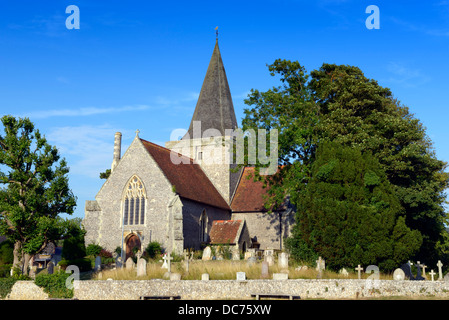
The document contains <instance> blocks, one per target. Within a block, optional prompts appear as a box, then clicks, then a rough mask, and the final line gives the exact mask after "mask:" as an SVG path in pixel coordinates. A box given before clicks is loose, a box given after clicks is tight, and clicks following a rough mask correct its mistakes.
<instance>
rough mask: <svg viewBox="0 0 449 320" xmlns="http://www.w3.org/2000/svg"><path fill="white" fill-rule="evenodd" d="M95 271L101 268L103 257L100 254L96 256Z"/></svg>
mask: <svg viewBox="0 0 449 320" xmlns="http://www.w3.org/2000/svg"><path fill="white" fill-rule="evenodd" d="M94 270H95V271H100V270H101V257H100V256H96V257H95V267H94Z"/></svg>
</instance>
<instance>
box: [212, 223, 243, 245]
mask: <svg viewBox="0 0 449 320" xmlns="http://www.w3.org/2000/svg"><path fill="white" fill-rule="evenodd" d="M242 223H243V222H242V220H215V221H214V222H212V228H211V229H210V232H209V237H210V243H211V244H225V243H229V244H235V243H236V242H235V239H236V238H237V236H238V231H239V229H240V225H241V224H242Z"/></svg>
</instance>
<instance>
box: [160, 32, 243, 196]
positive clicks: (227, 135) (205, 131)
mask: <svg viewBox="0 0 449 320" xmlns="http://www.w3.org/2000/svg"><path fill="white" fill-rule="evenodd" d="M235 129H237V120H236V116H235V111H234V105H233V103H232V97H231V91H230V89H229V84H228V79H227V77H226V72H225V68H224V65H223V61H222V59H221V53H220V49H219V47H218V39H217V40H216V42H215V47H214V51H213V53H212V57H211V59H210V62H209V67H208V68H207V72H206V76H205V78H204V81H203V85H202V87H201V92H200V95H199V98H198V102H197V104H196V107H195V111H194V113H193V116H192V120H191V122H190V126H189V129H188V131H187V133H186V134H185V135H184V137H183V138H182V139H181V140H179V141H169V142H167V143H166V147H167V148H168V149H171V150H172V151H175V152H177V153H180V154H183V155H185V156H187V157H190V158H192V159H193V160H194V161H195V162H196V163H198V164H199V165H200V166H201V168H202V169H203V171H204V172H205V173H206V175H207V176H208V178H209V179H210V181H212V183H213V184H214V186H215V188H216V189H217V190H218V191H219V192H220V194H221V195H222V196H223V198H224V199H225V200H226V201H227V202H228V204H230V202H231V198H232V195H233V192H234V190H235V187H236V184H237V182H238V178H239V173H238V172H232V171H231V168H234V167H235V166H236V165H234V164H233V158H232V147H233V138H232V133H233V130H235Z"/></svg>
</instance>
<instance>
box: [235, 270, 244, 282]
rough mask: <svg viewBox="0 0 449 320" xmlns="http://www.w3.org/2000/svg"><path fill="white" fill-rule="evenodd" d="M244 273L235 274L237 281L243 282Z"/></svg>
mask: <svg viewBox="0 0 449 320" xmlns="http://www.w3.org/2000/svg"><path fill="white" fill-rule="evenodd" d="M245 280H246V273H245V272H237V281H245Z"/></svg>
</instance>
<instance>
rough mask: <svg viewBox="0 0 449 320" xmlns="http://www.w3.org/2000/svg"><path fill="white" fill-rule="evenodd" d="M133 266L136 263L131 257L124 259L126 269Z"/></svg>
mask: <svg viewBox="0 0 449 320" xmlns="http://www.w3.org/2000/svg"><path fill="white" fill-rule="evenodd" d="M135 266H136V264H135V263H134V261H133V259H132V258H131V257H129V258H128V260H126V270H131V269H134V267H135Z"/></svg>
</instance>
